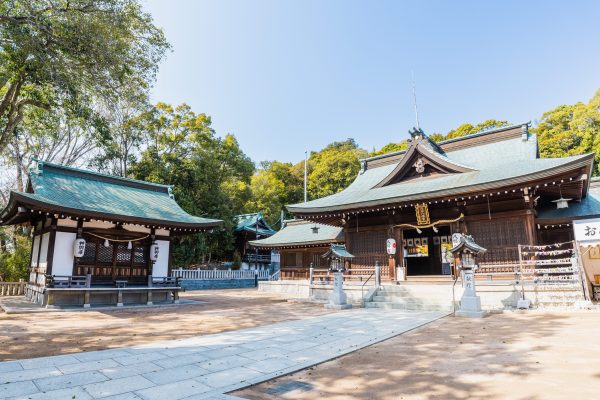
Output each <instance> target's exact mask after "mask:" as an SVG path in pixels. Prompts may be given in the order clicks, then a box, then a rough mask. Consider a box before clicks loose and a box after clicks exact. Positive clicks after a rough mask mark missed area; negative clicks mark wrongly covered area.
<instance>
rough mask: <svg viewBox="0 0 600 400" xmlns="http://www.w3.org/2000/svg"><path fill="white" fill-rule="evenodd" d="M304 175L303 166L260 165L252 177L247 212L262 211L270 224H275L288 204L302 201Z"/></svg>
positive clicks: (286, 164) (268, 162) (264, 163)
mask: <svg viewBox="0 0 600 400" xmlns="http://www.w3.org/2000/svg"><path fill="white" fill-rule="evenodd" d="M300 164H303V162H301V163H299V165H300ZM303 174H304V172H303V166H302V168H297V167H296V168H295V167H294V165H292V164H291V163H283V162H279V161H264V162H262V163H260V167H259V169H258V171H257V172H256V173H255V174H254V175H253V176H252V181H251V183H250V189H251V197H250V199H249V200H248V202H247V203H246V211H247V212H256V211H260V212H262V213H263V214H264V216H265V218H266V219H267V221H268V222H271V223H275V222H276V221H278V220H279V218H280V216H281V211H282V210H283V209H284V206H285V205H286V204H293V203H298V202H300V201H302V198H303V196H304V194H303V191H304V189H303V186H304V183H303V179H304V177H303Z"/></svg>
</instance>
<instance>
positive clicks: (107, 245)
mask: <svg viewBox="0 0 600 400" xmlns="http://www.w3.org/2000/svg"><path fill="white" fill-rule="evenodd" d="M109 246H110V243H108V239H104V247H109Z"/></svg>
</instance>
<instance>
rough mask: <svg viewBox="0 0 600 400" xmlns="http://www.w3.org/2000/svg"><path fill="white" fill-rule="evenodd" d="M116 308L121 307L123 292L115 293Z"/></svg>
mask: <svg viewBox="0 0 600 400" xmlns="http://www.w3.org/2000/svg"><path fill="white" fill-rule="evenodd" d="M117 307H123V291H122V290H119V291H117Z"/></svg>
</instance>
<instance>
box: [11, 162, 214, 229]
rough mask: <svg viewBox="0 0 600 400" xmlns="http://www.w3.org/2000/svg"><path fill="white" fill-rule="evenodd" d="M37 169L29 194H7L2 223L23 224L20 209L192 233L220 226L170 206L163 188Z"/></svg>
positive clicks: (31, 176)
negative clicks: (185, 230)
mask: <svg viewBox="0 0 600 400" xmlns="http://www.w3.org/2000/svg"><path fill="white" fill-rule="evenodd" d="M40 166H41V168H38V169H37V170H33V171H32V172H31V173H30V174H29V182H28V185H27V187H28V192H26V193H23V192H14V191H13V192H11V194H10V200H9V203H8V205H7V207H6V208H5V209H4V210H3V211H2V212H1V213H0V219H1V221H0V223H1V224H11V223H19V222H24V221H27V220H28V219H29V218H30V217H31V216H30V215H29V213H23V212H21V210H20V209H19V208H26V209H30V210H31V209H33V210H37V211H42V212H49V213H52V214H64V215H69V216H77V217H84V218H93V219H108V220H113V221H116V222H123V223H140V224H149V225H160V226H165V227H178V228H184V229H195V230H197V229H206V228H212V227H215V226H219V225H220V224H221V223H222V221H221V220H217V219H209V218H201V217H196V216H193V215H190V214H188V213H187V212H186V211H184V210H183V209H182V208H181V207H180V206H179V205H178V204H177V203H176V202H175V199H174V198H173V196H172V194H171V187H170V186H167V185H160V184H155V183H151V182H144V181H138V180H134V179H128V178H121V177H116V176H111V175H104V174H99V173H95V172H91V171H85V170H81V169H76V168H70V167H65V166H62V165H57V164H52V163H40Z"/></svg>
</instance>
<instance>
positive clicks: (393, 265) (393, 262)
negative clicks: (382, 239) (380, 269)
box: [388, 244, 397, 281]
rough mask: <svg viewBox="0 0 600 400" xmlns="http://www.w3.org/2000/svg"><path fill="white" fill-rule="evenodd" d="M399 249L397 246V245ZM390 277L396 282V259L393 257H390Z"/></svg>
mask: <svg viewBox="0 0 600 400" xmlns="http://www.w3.org/2000/svg"><path fill="white" fill-rule="evenodd" d="M396 247H397V244H396ZM388 268H389V277H390V280H391V281H394V280H396V258H395V257H394V256H393V255H391V254H390V255H389V256H388Z"/></svg>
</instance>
